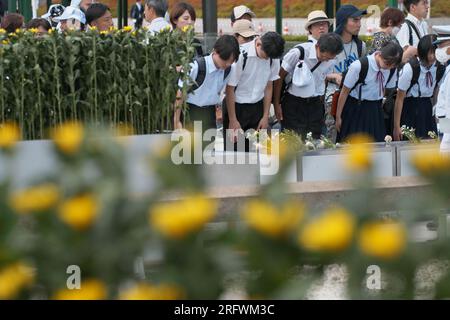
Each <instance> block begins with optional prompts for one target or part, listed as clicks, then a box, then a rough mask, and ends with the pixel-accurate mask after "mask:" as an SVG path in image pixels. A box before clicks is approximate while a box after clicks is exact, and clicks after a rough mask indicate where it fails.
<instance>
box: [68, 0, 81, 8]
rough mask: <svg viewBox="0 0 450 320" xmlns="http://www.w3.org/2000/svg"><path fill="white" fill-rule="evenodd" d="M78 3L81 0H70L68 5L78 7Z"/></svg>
mask: <svg viewBox="0 0 450 320" xmlns="http://www.w3.org/2000/svg"><path fill="white" fill-rule="evenodd" d="M80 3H81V0H72V1H70V6H71V7H75V8H79V7H80Z"/></svg>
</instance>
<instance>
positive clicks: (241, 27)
mask: <svg viewBox="0 0 450 320" xmlns="http://www.w3.org/2000/svg"><path fill="white" fill-rule="evenodd" d="M233 33H237V34H239V35H241V36H243V37H244V38H250V37H253V36H257V35H258V33H257V32H256V31H255V27H254V26H253V23H252V22H251V21H248V20H245V19H241V20H238V21H236V22H235V23H234V24H233Z"/></svg>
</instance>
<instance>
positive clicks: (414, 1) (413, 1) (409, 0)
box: [403, 0, 421, 12]
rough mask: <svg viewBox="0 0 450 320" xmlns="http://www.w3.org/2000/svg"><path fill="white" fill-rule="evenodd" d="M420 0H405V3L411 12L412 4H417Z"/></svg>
mask: <svg viewBox="0 0 450 320" xmlns="http://www.w3.org/2000/svg"><path fill="white" fill-rule="evenodd" d="M420 1H421V0H404V1H403V5H404V6H405V8H406V10H407V11H408V12H409V11H410V10H411V5H413V4H414V5H416V6H417V5H418V4H419V2H420Z"/></svg>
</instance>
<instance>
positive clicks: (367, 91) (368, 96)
mask: <svg viewBox="0 0 450 320" xmlns="http://www.w3.org/2000/svg"><path fill="white" fill-rule="evenodd" d="M375 54H376V52H375V53H374V54H371V55H370V56H368V57H367V58H368V60H369V69H368V70H367V77H366V80H365V85H363V86H362V90H361V100H369V101H377V100H381V99H383V97H384V90H381V89H382V88H395V85H396V82H397V72H394V75H393V76H392V78H391V80H390V81H389V83H387V81H388V80H389V75H390V70H384V69H380V68H379V67H378V65H377V63H376V60H375ZM360 71H361V62H360V61H359V60H358V61H355V62H353V63H352V64H351V65H350V68H349V69H348V72H347V75H346V76H345V80H344V86H346V87H347V88H350V89H351V88H353V87H354V86H355V84H356V82H357V81H358V78H359V72H360ZM378 71H381V73H382V75H383V78H384V81H383V86H381V85H380V82H379V81H378V79H377V74H378ZM360 87H361V84H358V85H357V86H356V87H355V89H354V90H352V91H351V92H350V96H352V97H353V98H355V99H359V89H360Z"/></svg>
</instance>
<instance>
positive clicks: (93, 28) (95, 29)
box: [89, 26, 97, 31]
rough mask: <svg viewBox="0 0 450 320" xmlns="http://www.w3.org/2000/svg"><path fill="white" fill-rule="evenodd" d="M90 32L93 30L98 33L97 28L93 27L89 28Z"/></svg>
mask: <svg viewBox="0 0 450 320" xmlns="http://www.w3.org/2000/svg"><path fill="white" fill-rule="evenodd" d="M89 30H91V31H97V27H91V26H89Z"/></svg>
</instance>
